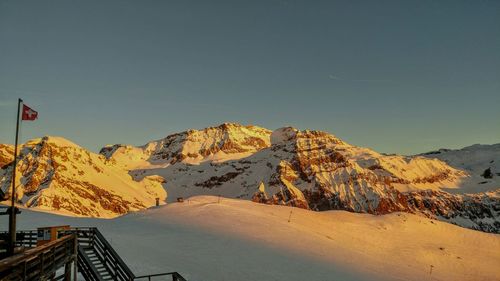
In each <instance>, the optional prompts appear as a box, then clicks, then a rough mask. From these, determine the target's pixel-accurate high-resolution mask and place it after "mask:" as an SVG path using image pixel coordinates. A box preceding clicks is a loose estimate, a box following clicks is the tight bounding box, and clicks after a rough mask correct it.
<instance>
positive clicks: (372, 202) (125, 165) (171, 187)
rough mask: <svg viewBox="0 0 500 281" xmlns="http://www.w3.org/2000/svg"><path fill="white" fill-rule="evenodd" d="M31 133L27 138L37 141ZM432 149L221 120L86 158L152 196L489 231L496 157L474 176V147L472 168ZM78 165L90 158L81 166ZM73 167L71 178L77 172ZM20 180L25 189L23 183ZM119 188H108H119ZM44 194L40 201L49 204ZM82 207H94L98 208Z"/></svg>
mask: <svg viewBox="0 0 500 281" xmlns="http://www.w3.org/2000/svg"><path fill="white" fill-rule="evenodd" d="M47 140H52V143H53V144H54V145H56V146H57V145H59V146H66V147H67V146H69V144H71V145H75V146H76V144H73V143H72V142H70V141H67V140H64V139H60V140H59V139H58V138H55V137H48V138H47ZM31 142H34V143H37V140H34V141H31ZM29 143H30V142H27V144H28V145H29ZM49 143H50V141H49ZM78 147H79V146H78ZM9 148H12V147H9V146H4V148H3V150H2V149H0V156H1V155H2V151H4V155H8V153H7V152H8V149H9ZM476 148H477V147H476ZM79 149H83V148H81V147H79ZM464 149H465V148H464ZM484 149H493V150H494V153H493V155H494V157H496V155H497V154H496V153H500V152H499V151H500V145H498V146H496V145H494V146H491V147H490V146H487V147H486V148H484ZM82 153H83V152H82ZM87 153H88V152H87ZM442 153H445V152H444V151H443V152H442ZM457 153H458V154H460V153H462V152H455V154H457ZM84 154H85V153H84ZM436 154H438V153H435V154H421V155H414V156H401V155H385V154H381V153H378V152H375V151H373V150H371V149H368V148H362V147H357V146H354V145H350V144H348V143H346V142H344V141H343V140H341V139H339V138H337V137H335V136H334V135H331V134H329V133H326V132H322V131H315V130H303V131H300V130H297V129H295V128H292V127H284V128H280V129H277V130H274V131H271V130H268V129H265V128H261V127H258V126H243V125H240V124H235V123H224V124H221V125H219V126H214V127H208V128H205V129H201V130H187V131H184V132H180V133H175V134H171V135H168V136H166V137H165V138H162V139H159V140H156V141H150V142H148V143H146V144H145V145H142V146H132V145H124V144H117V145H109V146H105V147H104V148H103V149H101V151H100V155H98V156H97V158H99V160H96V161H97V162H99V163H100V166H99V167H101V168H102V169H104V170H113V171H115V172H116V173H118V174H120V175H121V176H120V177H121V178H126V177H131V178H130V181H128V180H127V185H132V186H143V187H144V184H145V183H142V182H143V181H146V182H154V183H155V184H153V185H155V186H156V188H155V190H156V192H157V194H159V193H158V192H160V191H159V190H158V187H159V186H162V187H163V189H164V190H165V191H166V192H168V197H166V194H165V196H159V197H162V198H165V197H166V200H167V202H172V201H175V200H176V198H178V197H190V196H195V195H220V196H224V197H230V198H240V199H247V200H253V201H256V202H261V203H267V204H282V205H290V206H296V207H301V208H306V209H312V210H332V209H333V210H334V209H341V210H348V211H352V212H361V213H372V214H386V213H390V212H396V211H403V212H409V213H419V214H423V215H425V216H428V217H431V218H437V219H441V220H443V221H449V222H452V223H456V224H460V225H463V226H466V227H469V228H474V229H479V230H484V231H488V232H499V231H500V222H499V210H500V199H499V197H500V196H499V193H500V184H499V183H500V181H499V180H498V177H497V175H496V174H495V172H498V170H496V169H497V166H494V167H493V178H492V179H482V178H481V176H480V175H479V176H478V173H477V171H478V169H479V168H477V167H480V166H481V165H482V164H481V159H483V158H484V156H481V155H480V156H478V157H477V162H478V163H476V164H475V166H474V167H476V166H477V167H476V168H474V169H473V170H471V169H467V167H462V166H460V165H458V164H457V163H455V162H457V160H456V159H455V158H460V157H458V156H455V158H453V159H451V158H450V157H451V156H450V157H448V156H446V157H445V156H442V157H440V158H439V159H438V158H436V157H434V156H435V155H436ZM483 154H488V153H483ZM489 154H491V153H489ZM460 155H461V154H460ZM498 155H500V154H498ZM468 157H469V158H470V155H469V156H468ZM21 158H22V157H21ZM450 159H451V160H450ZM460 159H461V158H460ZM488 159H489V158H488ZM63 160H64V159H63ZM66 160H67V161H69V162H68V163H71V164H73V162H75V163H79V162H81V161H82V159H79V158H78V157H76V158H75V157H73V158H68V159H66ZM68 163H66V164H68ZM64 166H69V165H64ZM77 166H78V165H77ZM7 168H8V167H7ZM87 168H89V169H90V168H91V167H88V165H87V166H86V169H87ZM3 170H6V169H2V170H0V184H3V185H2V189H3V190H4V191H7V189H8V188H7V187H6V186H5V185H6V182H8V181H9V175H8V173H6V172H5V171H4V172H3V173H1V171H3ZM117 171H121V172H117ZM21 172H22V171H21ZM24 172H26V171H24ZM76 172H77V173H75V174H74V176H73V177H74V178H75V179H78V178H79V175H78V171H76ZM25 177H26V176H25ZM68 177H71V175H67V178H68ZM478 177H479V178H478ZM93 180H94V179H90V180H89V181H87V182H89V183H92V181H93ZM478 180H480V181H478ZM485 181H486V183H482V184H480V182H485ZM27 183H29V182H27ZM66 183H67V184H69V185H70V186H71V185H73V184H74V183H71V181H66ZM77 185H79V186H80V189H82V190H85V189H86V188H88V187H85V184H83V183H81V182H80V183H78V184H77ZM101 185H102V184H101ZM150 185H151V183H150ZM97 186H98V185H97ZM28 187H30V188H33V183H31V185H28ZM103 189H104V190H107V189H108V188H107V187H104V188H103ZM115 191H116V190H115ZM149 191H151V190H149ZM118 193H120V192H118ZM118 193H116V194H118ZM126 193H127V192H125V193H124V194H121V195H120V196H118V197H126V196H127V194H126ZM108 197H110V196H108ZM149 198H150V199H147V200H146V201H147V202H148V204H142V205H141V204H136V205H134V204H128V206H132V207H131V208H130V207H129V208H128V209H126V210H125V212H128V211H133V210H136V209H142V208H147V207H148V206H151V205H152V198H151V196H150V197H149ZM162 200H163V199H162ZM49 201H50V200H49ZM139 201H140V200H139ZM118 202H119V201H118ZM53 203H54V202H50V203H46V205H48V207H50V206H52V205H51V204H53ZM118 205H119V204H118ZM101 211H102V210H101ZM123 212H124V210H120V211H118V212H115V213H114V214H115V215H120V214H123ZM92 214H93V215H95V216H99V215H100V214H99V212H93V213H92ZM107 214H108V216H109V215H110V214H109V213H107Z"/></svg>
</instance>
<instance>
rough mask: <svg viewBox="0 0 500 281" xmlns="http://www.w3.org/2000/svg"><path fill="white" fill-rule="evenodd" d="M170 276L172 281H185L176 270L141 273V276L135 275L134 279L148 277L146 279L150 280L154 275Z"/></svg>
mask: <svg viewBox="0 0 500 281" xmlns="http://www.w3.org/2000/svg"><path fill="white" fill-rule="evenodd" d="M163 276H165V277H167V276H169V277H172V279H171V280H172V281H187V280H186V279H184V277H182V276H181V275H180V274H179V273H177V272H167V273H158V274H150V275H143V276H136V277H135V279H134V280H139V279H146V278H147V279H148V281H151V280H152V279H153V278H154V277H163Z"/></svg>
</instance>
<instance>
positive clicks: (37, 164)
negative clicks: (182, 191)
mask: <svg viewBox="0 0 500 281" xmlns="http://www.w3.org/2000/svg"><path fill="white" fill-rule="evenodd" d="M2 150H3V152H2V153H3V154H2V153H0V155H8V154H9V153H11V147H9V146H4V147H3V149H2V148H0V151H2ZM20 150H21V151H20V154H19V156H18V161H19V162H18V165H17V174H18V176H17V177H16V186H17V188H16V194H17V198H18V200H19V203H21V204H23V205H25V206H27V207H37V208H38V209H45V210H52V211H57V212H59V213H64V214H69V215H77V216H90V217H115V216H117V215H122V214H125V213H127V212H129V211H134V210H140V209H144V208H147V207H149V206H153V205H154V204H155V203H156V198H159V199H160V200H161V201H163V200H164V199H165V197H166V192H165V190H164V189H163V188H162V186H161V183H160V181H161V179H159V178H158V177H145V178H144V179H142V180H141V181H135V180H133V179H132V177H131V176H130V175H128V174H127V172H126V171H125V170H123V169H122V168H121V167H118V166H114V165H112V164H110V163H109V161H106V158H105V157H104V156H102V155H99V154H95V153H91V152H89V151H87V150H85V149H83V148H81V147H79V146H78V145H76V144H74V143H72V142H70V141H68V140H65V139H63V138H57V137H44V138H41V139H35V140H31V141H29V142H27V143H26V144H24V145H23V146H22V147H21V148H20ZM4 159H5V158H4ZM7 159H8V157H7ZM12 168H13V165H12V164H11V163H10V164H5V165H3V166H2V169H0V188H1V189H2V191H3V192H5V193H6V195H7V197H10V196H11V193H12V188H11V179H12Z"/></svg>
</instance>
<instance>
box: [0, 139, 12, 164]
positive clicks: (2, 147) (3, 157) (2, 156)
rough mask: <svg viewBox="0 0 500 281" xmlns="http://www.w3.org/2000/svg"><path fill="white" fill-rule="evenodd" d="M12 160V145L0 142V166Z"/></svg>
mask: <svg viewBox="0 0 500 281" xmlns="http://www.w3.org/2000/svg"><path fill="white" fill-rule="evenodd" d="M13 160H14V146H13V145H8V144H0V168H2V167H3V166H5V165H7V164H9V163H10V162H12V161H13Z"/></svg>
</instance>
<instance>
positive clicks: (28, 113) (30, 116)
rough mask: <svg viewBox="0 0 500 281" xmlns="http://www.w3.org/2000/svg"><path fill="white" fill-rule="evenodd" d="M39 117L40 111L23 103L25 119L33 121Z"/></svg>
mask: <svg viewBox="0 0 500 281" xmlns="http://www.w3.org/2000/svg"><path fill="white" fill-rule="evenodd" d="M37 118H38V112H36V111H34V110H33V109H31V108H30V107H29V106H27V105H25V104H23V117H22V120H23V121H33V120H35V119H37Z"/></svg>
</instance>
